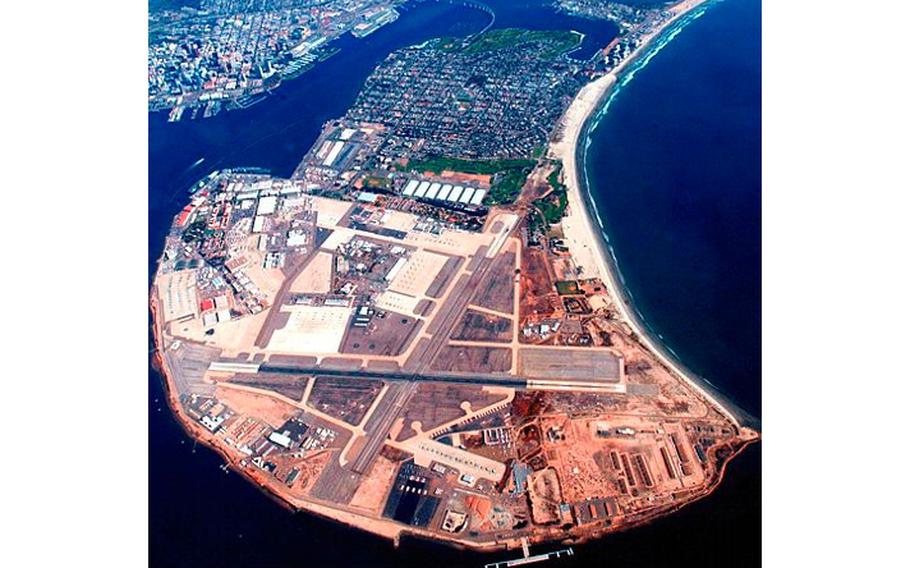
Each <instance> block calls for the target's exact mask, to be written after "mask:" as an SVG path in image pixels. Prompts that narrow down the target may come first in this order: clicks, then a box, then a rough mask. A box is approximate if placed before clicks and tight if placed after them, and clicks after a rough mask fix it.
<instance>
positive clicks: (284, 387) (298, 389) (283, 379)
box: [230, 373, 309, 400]
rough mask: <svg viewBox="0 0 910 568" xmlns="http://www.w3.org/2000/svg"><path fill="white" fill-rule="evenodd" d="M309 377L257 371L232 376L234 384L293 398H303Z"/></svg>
mask: <svg viewBox="0 0 910 568" xmlns="http://www.w3.org/2000/svg"><path fill="white" fill-rule="evenodd" d="M308 381H309V379H307V378H306V377H295V376H291V375H268V374H265V373H257V374H255V375H244V374H240V373H238V374H236V375H234V376H233V377H231V381H230V382H232V383H234V384H239V385H246V386H248V387H255V388H258V389H264V390H270V391H273V392H277V393H278V394H281V395H284V396H286V397H288V398H290V399H293V400H300V399H302V398H303V393H304V392H305V391H306V385H307V382H308Z"/></svg>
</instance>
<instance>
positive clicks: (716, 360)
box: [586, 0, 761, 416]
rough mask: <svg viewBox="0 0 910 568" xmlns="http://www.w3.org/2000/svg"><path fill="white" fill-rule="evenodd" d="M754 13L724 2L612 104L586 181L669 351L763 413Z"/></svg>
mask: <svg viewBox="0 0 910 568" xmlns="http://www.w3.org/2000/svg"><path fill="white" fill-rule="evenodd" d="M760 22H761V14H760V3H759V2H758V0H724V1H721V2H718V3H716V4H714V5H712V6H710V7H709V8H708V9H707V11H706V12H705V14H704V15H703V16H702V17H699V18H697V19H694V20H693V21H691V22H690V23H689V24H688V25H686V26H685V27H683V28H682V29H681V31H679V33H678V34H677V35H676V37H675V38H674V39H673V41H671V42H670V43H669V44H667V45H666V46H665V47H664V48H662V49H661V50H660V51H659V52H658V53H656V54H655V55H654V56H653V57H652V58H650V59H649V60H648V62H647V64H646V65H645V66H643V67H641V68H640V69H637V70H636V71H635V74H634V79H633V80H630V81H629V82H628V83H626V84H625V85H623V86H622V87H621V89H620V90H619V91H618V92H616V94H615V96H614V97H613V100H612V101H611V102H610V105H609V108H608V109H607V110H606V112H605V114H603V115H602V116H601V117H600V120H599V123H598V124H597V126H596V127H595V128H594V129H593V130H592V132H591V133H590V146H589V148H588V152H587V156H586V167H587V169H588V172H587V173H588V182H589V184H590V190H591V193H592V195H593V197H594V200H595V202H596V205H597V210H598V213H599V214H600V218H601V219H602V220H603V222H604V226H605V229H606V233H607V235H608V236H609V242H610V245H611V247H612V249H613V253H614V255H615V257H616V263H617V265H618V267H619V270H620V272H621V274H622V280H623V282H624V285H625V288H626V290H627V291H628V292H629V294H630V296H631V297H632V299H633V301H634V304H635V306H636V308H637V309H638V311H639V313H640V315H641V316H642V317H643V319H644V321H645V322H646V324H647V325H648V326H649V327H650V329H651V331H652V332H653V334H654V335H656V336H657V337H658V338H659V339H660V340H661V341H662V342H663V343H664V345H665V346H667V347H668V348H669V349H671V350H672V352H673V353H675V354H676V355H677V357H678V358H679V359H680V360H681V361H682V362H683V363H684V364H685V365H686V366H687V367H689V368H690V369H692V370H693V371H695V372H696V373H697V374H699V375H701V376H702V377H704V378H705V379H706V380H708V381H709V382H710V383H711V384H713V385H714V386H715V387H717V388H718V389H719V390H720V391H721V392H722V393H724V394H726V395H727V396H729V397H730V398H732V399H733V401H734V402H736V403H737V404H738V405H739V406H741V407H742V408H743V409H745V410H746V411H748V412H749V413H751V414H753V415H755V416H760V413H761V34H760Z"/></svg>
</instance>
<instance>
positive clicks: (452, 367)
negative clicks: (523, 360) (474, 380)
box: [432, 345, 512, 373]
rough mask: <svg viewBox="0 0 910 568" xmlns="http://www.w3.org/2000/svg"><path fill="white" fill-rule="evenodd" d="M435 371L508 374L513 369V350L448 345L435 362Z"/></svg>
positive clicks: (433, 366)
mask: <svg viewBox="0 0 910 568" xmlns="http://www.w3.org/2000/svg"><path fill="white" fill-rule="evenodd" d="M432 368H433V370H434V371H461V372H466V373H507V372H509V370H510V369H511V368H512V350H511V349H509V348H506V347H474V346H470V347H469V346H453V345H447V346H445V347H443V348H442V350H441V351H440V352H439V355H438V356H437V357H436V359H435V360H434V361H433V365H432Z"/></svg>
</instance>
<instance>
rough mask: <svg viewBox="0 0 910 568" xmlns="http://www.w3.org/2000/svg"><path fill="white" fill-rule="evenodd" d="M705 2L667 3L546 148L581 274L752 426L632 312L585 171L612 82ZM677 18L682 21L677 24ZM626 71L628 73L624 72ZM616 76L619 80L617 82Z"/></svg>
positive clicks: (661, 355) (684, 374) (752, 422)
mask: <svg viewBox="0 0 910 568" xmlns="http://www.w3.org/2000/svg"><path fill="white" fill-rule="evenodd" d="M710 2H711V0H690V1H687V2H683V3H681V4H677V5H676V6H674V7H673V10H674V11H675V12H676V14H675V15H674V16H673V17H672V18H671V19H669V20H667V22H665V23H664V25H663V26H661V27H660V28H658V29H656V30H654V31H653V32H652V33H651V34H649V35H648V36H647V37H646V39H645V40H644V41H643V43H642V44H641V45H640V46H639V47H638V48H636V49H635V51H633V52H632V53H631V54H630V55H629V57H627V58H626V59H625V60H623V62H622V63H620V64H619V65H617V66H616V68H615V69H613V70H612V71H611V72H610V73H608V74H606V75H604V76H602V77H599V78H597V79H595V80H594V81H592V82H590V83H588V84H587V85H585V86H584V87H583V88H582V89H581V91H579V93H578V95H577V96H576V97H575V100H573V101H572V104H571V105H570V106H569V108H568V109H567V110H566V113H565V115H564V121H565V130H564V132H563V137H562V140H560V141H559V142H558V143H557V144H554V145H552V146H551V149H550V153H551V155H554V157H556V158H558V159H560V160H561V161H562V164H563V168H564V170H565V184H566V187H567V196H568V201H569V209H568V211H567V213H566V216H565V217H564V218H563V220H562V226H563V230H564V233H565V238H566V241H567V243H568V246H569V250H570V252H571V255H572V257H573V259H574V260H575V262H576V265H577V266H578V267H579V269H580V271H581V276H582V277H585V278H590V277H600V279H601V280H602V281H603V282H604V284H605V285H606V286H607V289H608V290H609V293H610V295H611V296H612V297H613V298H614V300H615V304H616V306H617V308H618V310H619V312H620V315H621V318H622V321H623V322H625V323H626V324H627V325H628V326H629V327H630V328H631V329H632V331H633V332H634V333H635V335H636V336H637V337H638V338H639V340H640V341H641V343H642V344H643V345H644V346H645V347H646V348H647V349H648V350H650V351H651V352H652V353H653V354H654V356H655V357H657V359H658V360H659V361H660V363H661V364H663V365H664V366H665V367H666V368H667V369H668V370H669V371H670V372H671V373H672V374H673V375H675V376H677V377H679V378H681V379H682V380H684V381H685V382H686V383H687V384H688V385H689V386H690V387H691V388H692V389H693V390H695V391H696V392H697V393H698V394H699V395H700V396H701V397H703V398H704V399H706V400H707V401H708V402H709V403H710V404H711V405H712V406H714V407H715V408H716V409H717V410H718V411H720V412H721V413H723V414H724V415H725V416H726V417H727V418H729V419H730V420H732V421H733V423H734V424H736V425H737V427H740V428H742V427H748V428H750V429H754V430H756V431H757V430H758V428H759V424H760V421H759V420H758V419H756V418H755V417H753V416H751V415H750V414H749V413H747V412H746V411H744V410H743V409H741V408H740V407H739V406H738V405H737V404H736V403H734V402H733V401H732V400H730V399H729V398H728V397H727V396H725V395H724V394H722V393H721V392H719V390H718V389H717V388H716V387H714V386H713V385H711V384H710V383H709V382H708V381H707V380H706V379H704V378H702V377H700V376H699V375H697V374H696V373H694V372H692V371H691V370H689V369H688V368H687V367H685V365H684V364H683V363H682V362H681V361H679V359H678V358H677V357H676V356H675V355H674V354H672V353H671V352H670V350H669V349H668V348H667V347H666V346H664V345H663V343H662V342H661V341H660V340H659V339H657V338H655V337H654V333H653V332H652V331H651V330H650V328H649V327H648V325H647V324H646V322H644V321H643V319H642V318H641V317H640V316H639V314H638V313H637V312H636V311H635V309H634V303H633V302H632V300H631V298H630V295H629V293H628V291H627V290H626V289H625V288H624V286H623V285H622V284H621V283H622V280H621V278H620V276H619V269H618V267H617V266H616V262H615V259H614V258H613V256H612V251H611V248H610V245H609V242H608V240H607V237H606V235H605V233H604V231H605V229H604V227H603V223H602V222H601V220H600V213H599V211H598V210H597V206H596V204H595V203H594V202H593V198H592V195H591V192H590V188H589V187H588V183H587V173H586V170H585V158H586V154H587V140H588V137H589V135H590V133H591V131H592V130H593V129H594V128H595V127H596V126H597V123H598V122H599V118H600V116H601V112H602V110H603V109H604V105H606V104H608V103H609V102H610V100H611V97H612V96H614V95H615V94H616V93H618V92H619V91H618V90H616V89H615V88H614V87H615V86H616V85H617V84H620V86H622V85H624V84H625V83H626V82H628V81H629V80H631V77H632V76H634V72H635V71H636V70H637V69H638V68H635V67H633V66H632V65H633V64H634V63H636V62H638V61H639V59H640V58H642V57H647V56H648V55H651V54H653V53H656V51H654V50H655V48H656V49H658V50H659V49H661V48H662V47H663V46H664V45H666V43H664V44H662V45H661V44H657V45H656V46H655V45H654V40H656V39H660V38H661V37H664V36H665V34H668V33H670V34H673V33H679V31H680V30H682V29H683V28H684V27H685V25H686V24H687V23H688V22H687V21H685V17H686V16H691V19H690V20H688V21H691V20H692V19H694V18H697V17H700V15H701V14H703V13H704V11H705V10H706V9H707V8H708V7H709V4H710ZM699 7H702V8H703V10H702V11H701V12H698V13H695V10H696V9H697V8H699ZM680 22H682V25H679V23H680ZM670 40H672V37H671V38H670ZM670 40H668V42H669V41H670ZM668 42H667V43H668ZM626 73H631V74H632V75H626ZM620 81H623V82H622V83H620ZM595 223H596V224H595ZM598 227H600V230H598ZM588 243H593V246H588Z"/></svg>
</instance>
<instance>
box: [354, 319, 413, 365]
mask: <svg viewBox="0 0 910 568" xmlns="http://www.w3.org/2000/svg"><path fill="white" fill-rule="evenodd" d="M422 325H423V322H421V321H420V320H418V319H416V318H413V317H410V316H406V315H402V314H397V313H393V312H388V313H387V314H386V317H384V318H378V317H374V318H372V320H370V324H369V326H368V327H353V326H348V328H347V330H345V334H344V339H342V341H341V349H340V351H341V352H342V353H356V354H359V355H390V356H395V355H400V354H401V353H402V352H404V350H405V349H407V348H408V345H410V344H411V341H413V339H414V338H415V337H416V336H417V333H418V331H419V330H420V327H421V326H422Z"/></svg>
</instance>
